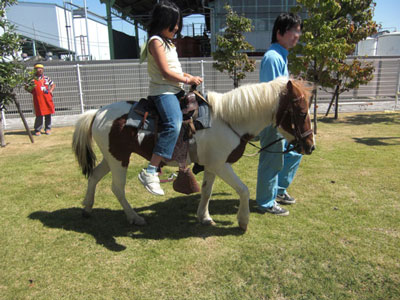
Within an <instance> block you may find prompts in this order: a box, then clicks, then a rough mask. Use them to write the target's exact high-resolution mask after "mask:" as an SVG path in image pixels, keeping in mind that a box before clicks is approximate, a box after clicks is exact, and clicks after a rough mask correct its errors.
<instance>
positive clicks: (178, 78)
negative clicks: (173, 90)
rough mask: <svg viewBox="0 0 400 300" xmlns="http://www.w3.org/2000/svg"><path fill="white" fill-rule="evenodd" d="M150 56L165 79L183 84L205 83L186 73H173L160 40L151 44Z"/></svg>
mask: <svg viewBox="0 0 400 300" xmlns="http://www.w3.org/2000/svg"><path fill="white" fill-rule="evenodd" d="M149 51H150V54H151V55H152V56H153V57H154V60H155V61H156V64H157V66H158V68H159V69H160V71H161V74H162V76H163V77H164V78H165V79H168V80H170V81H175V82H183V83H186V84H196V85H199V84H200V83H202V82H203V79H202V78H201V77H197V76H192V75H190V74H186V73H184V74H183V75H181V74H178V73H176V72H174V71H171V70H170V69H169V67H168V63H167V58H166V57H165V53H164V46H163V44H162V43H161V41H160V40H157V39H154V40H152V41H151V42H150V43H149Z"/></svg>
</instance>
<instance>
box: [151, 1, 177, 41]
mask: <svg viewBox="0 0 400 300" xmlns="http://www.w3.org/2000/svg"><path fill="white" fill-rule="evenodd" d="M176 24H178V27H179V29H178V31H177V34H179V33H180V32H181V30H182V14H181V11H180V9H179V7H178V6H177V5H176V4H175V3H173V2H170V1H160V2H159V3H157V4H156V6H154V9H153V11H152V12H151V21H150V24H149V26H148V29H147V33H148V36H149V39H150V38H151V37H152V36H153V35H159V36H160V37H161V38H162V39H163V40H164V42H165V44H166V45H167V46H168V44H169V43H170V42H171V41H169V40H168V39H166V38H165V37H163V36H161V31H162V30H164V29H166V28H168V29H169V31H172V30H174V28H175V25H176Z"/></svg>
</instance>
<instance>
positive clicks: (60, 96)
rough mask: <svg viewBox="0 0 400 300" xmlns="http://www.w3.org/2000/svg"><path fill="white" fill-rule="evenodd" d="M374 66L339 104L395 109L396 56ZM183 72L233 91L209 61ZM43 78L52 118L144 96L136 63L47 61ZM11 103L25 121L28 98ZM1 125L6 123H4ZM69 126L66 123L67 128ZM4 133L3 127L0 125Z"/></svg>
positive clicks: (324, 98)
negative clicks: (49, 85)
mask: <svg viewBox="0 0 400 300" xmlns="http://www.w3.org/2000/svg"><path fill="white" fill-rule="evenodd" d="M366 61H372V62H373V63H374V66H375V72H374V79H373V80H372V81H371V82H369V83H368V84H367V85H365V86H361V87H360V88H359V89H357V90H353V91H350V92H347V93H343V94H342V95H341V96H340V99H341V103H344V102H360V101H382V100H386V101H393V102H394V103H395V106H397V101H398V96H399V74H400V58H399V57H396V58H383V57H380V58H373V59H372V58H369V59H366ZM181 63H182V68H183V70H184V72H186V73H189V74H193V75H198V76H202V77H203V78H204V83H203V85H202V86H201V87H200V89H201V90H202V91H203V92H204V91H208V90H213V91H217V92H226V91H229V90H231V89H232V88H233V80H232V79H230V78H229V76H228V75H226V74H225V73H221V72H219V71H217V70H215V69H214V68H213V67H212V64H213V61H212V60H211V59H204V60H200V59H181ZM259 67H260V58H258V59H257V60H256V70H255V71H254V72H252V73H249V74H248V75H247V77H246V79H245V80H243V81H242V82H241V84H242V85H243V84H248V83H256V82H258V81H259ZM45 74H46V75H47V76H49V77H50V78H51V79H52V80H53V81H54V82H55V84H56V89H55V91H54V104H55V107H56V114H55V115H56V116H70V115H79V114H81V113H83V112H84V111H86V110H88V109H97V108H100V107H101V106H104V105H107V104H109V103H112V102H117V101H127V100H139V99H140V98H141V97H146V96H147V92H148V81H149V78H148V75H147V65H146V64H145V63H144V64H140V63H139V62H138V61H136V60H129V61H121V60H116V61H107V62H106V61H104V62H93V63H88V64H65V63H62V62H60V63H58V64H57V63H56V62H52V63H51V64H50V63H49V64H48V65H46V66H45ZM330 98H331V95H330V94H329V93H327V92H325V91H319V92H318V101H319V103H326V102H329V100H330ZM17 99H18V100H19V102H20V104H21V109H22V111H23V112H24V115H25V117H27V118H29V117H34V114H33V104H32V95H31V94H29V93H27V92H26V91H24V90H20V91H18V93H17ZM4 116H5V120H6V121H7V119H13V118H19V115H18V112H17V110H16V107H15V106H14V105H10V106H9V107H8V111H7V112H6V113H5V114H4ZM5 124H7V122H5ZM71 125H72V124H71ZM6 129H7V126H6Z"/></svg>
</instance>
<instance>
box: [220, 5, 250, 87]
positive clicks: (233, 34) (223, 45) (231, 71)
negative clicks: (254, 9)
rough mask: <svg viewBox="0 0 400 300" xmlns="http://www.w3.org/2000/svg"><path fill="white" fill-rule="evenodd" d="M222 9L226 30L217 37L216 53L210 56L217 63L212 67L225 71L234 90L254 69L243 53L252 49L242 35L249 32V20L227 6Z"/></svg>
mask: <svg viewBox="0 0 400 300" xmlns="http://www.w3.org/2000/svg"><path fill="white" fill-rule="evenodd" d="M224 8H225V10H226V11H227V15H226V29H225V32H224V34H223V35H222V36H221V35H218V36H217V51H215V52H214V53H213V54H212V55H213V58H214V60H216V61H217V62H216V63H214V64H213V67H214V68H215V69H217V70H218V71H220V72H224V71H227V72H228V75H229V77H230V78H232V79H233V86H234V88H237V87H238V86H239V82H240V80H242V79H244V78H246V72H253V71H254V70H255V68H256V67H255V61H254V60H251V59H249V57H248V56H247V54H246V53H245V52H244V51H245V50H253V49H254V47H253V46H252V45H250V44H249V43H248V42H247V41H246V40H245V37H244V35H243V32H250V31H251V30H252V26H251V20H249V19H247V18H245V17H243V16H238V15H237V13H235V12H234V11H232V8H231V7H230V6H229V5H225V6H224Z"/></svg>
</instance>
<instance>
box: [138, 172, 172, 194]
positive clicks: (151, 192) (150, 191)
mask: <svg viewBox="0 0 400 300" xmlns="http://www.w3.org/2000/svg"><path fill="white" fill-rule="evenodd" d="M138 178H139V181H140V183H141V184H142V185H143V186H144V187H145V188H146V190H147V191H148V192H149V193H150V194H153V195H156V196H164V195H165V193H162V194H160V193H156V192H154V191H153V190H151V189H150V188H149V187H148V186H147V185H146V184H145V182H144V180H143V179H142V177H141V176H140V174H139V175H138Z"/></svg>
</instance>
